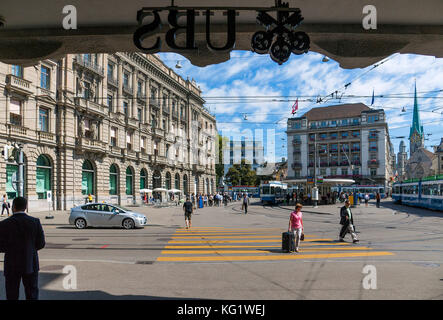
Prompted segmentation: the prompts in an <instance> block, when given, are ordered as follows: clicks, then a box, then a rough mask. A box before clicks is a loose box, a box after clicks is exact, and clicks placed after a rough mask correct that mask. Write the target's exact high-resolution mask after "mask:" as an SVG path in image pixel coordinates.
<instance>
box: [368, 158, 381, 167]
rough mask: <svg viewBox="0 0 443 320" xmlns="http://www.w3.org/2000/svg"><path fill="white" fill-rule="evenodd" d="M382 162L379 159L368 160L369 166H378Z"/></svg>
mask: <svg viewBox="0 0 443 320" xmlns="http://www.w3.org/2000/svg"><path fill="white" fill-rule="evenodd" d="M379 164H380V161H378V160H368V166H377V167H378V165H379Z"/></svg>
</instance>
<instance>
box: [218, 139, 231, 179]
mask: <svg viewBox="0 0 443 320" xmlns="http://www.w3.org/2000/svg"><path fill="white" fill-rule="evenodd" d="M226 141H228V142H229V139H228V138H226V137H222V136H221V135H219V134H217V143H216V150H215V151H216V155H217V157H218V159H217V162H216V164H215V173H216V175H217V184H218V182H219V181H220V179H221V178H223V175H224V172H225V168H224V164H223V142H226Z"/></svg>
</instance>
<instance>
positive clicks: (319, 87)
mask: <svg viewBox="0 0 443 320" xmlns="http://www.w3.org/2000/svg"><path fill="white" fill-rule="evenodd" d="M159 56H160V57H161V59H162V60H163V61H164V62H165V64H167V65H168V66H169V67H171V68H173V69H174V71H175V72H176V73H178V74H179V75H181V76H182V77H183V78H184V79H186V78H188V77H189V79H192V78H193V79H195V81H196V82H197V84H198V85H199V86H200V87H201V89H202V95H203V97H204V98H205V100H206V107H208V108H209V109H210V110H211V112H212V113H214V114H215V116H216V118H217V128H218V130H219V131H222V132H223V133H225V132H229V133H230V134H235V133H241V132H242V131H244V130H248V129H249V130H252V132H254V130H256V129H263V131H264V136H265V137H266V132H267V130H270V129H271V130H272V129H274V130H275V133H276V137H275V156H276V159H277V160H279V159H280V158H282V157H286V156H287V155H286V154H287V149H286V133H285V130H286V122H287V119H288V117H291V107H292V105H293V104H294V101H295V99H296V97H299V98H298V99H299V110H298V112H297V115H298V116H301V115H302V114H304V113H305V112H307V111H309V110H310V109H311V108H313V107H323V106H328V105H334V104H340V103H357V102H362V103H365V104H366V105H370V104H371V97H372V91H373V90H374V92H375V103H374V105H373V107H375V108H383V109H384V110H385V112H386V115H387V121H388V125H389V132H390V136H391V137H392V140H391V141H392V142H393V144H394V148H395V152H396V153H397V152H398V145H399V143H400V141H401V139H395V137H401V136H406V139H404V140H405V143H406V145H407V150H409V149H408V148H409V142H408V141H407V137H408V136H409V127H410V124H411V122H412V109H413V105H414V99H413V94H414V82H415V80H416V81H417V92H418V94H417V95H418V97H419V98H418V104H419V106H420V111H421V114H420V116H421V121H422V124H423V126H424V131H425V134H432V135H429V136H428V137H427V139H428V140H426V141H425V144H426V147H427V148H428V149H429V150H432V147H431V146H432V145H436V144H439V142H440V138H441V137H442V136H443V128H442V125H443V114H442V112H443V59H437V58H434V57H432V56H420V55H409V54H394V55H392V56H390V57H388V58H386V59H384V60H383V61H385V60H387V61H385V62H384V63H382V64H380V65H379V66H378V67H376V68H374V67H373V66H369V67H367V68H364V69H343V68H341V67H340V66H339V64H338V63H337V62H335V61H333V60H329V61H328V62H323V61H322V59H323V56H322V55H320V54H317V53H315V52H309V53H308V54H304V55H300V56H296V55H294V54H292V55H291V58H290V59H289V60H288V61H287V62H286V63H284V64H282V65H278V64H277V63H275V62H273V61H272V60H271V58H270V57H269V55H258V54H255V53H252V52H247V51H233V52H231V59H230V60H229V61H227V62H224V63H220V64H216V65H210V66H207V67H204V68H201V67H196V66H193V65H192V64H191V63H190V62H189V61H188V60H187V59H186V58H184V57H183V56H181V55H178V54H175V53H160V54H159ZM178 60H179V61H180V64H181V65H182V68H181V69H177V68H175V65H176V63H177V61H178ZM348 83H351V84H350V85H349V86H347V87H346V88H345V85H346V84H348ZM440 90H441V91H440ZM335 91H338V96H341V95H342V94H343V96H342V98H341V100H339V99H338V98H336V96H335V95H334V97H332V96H328V97H327V99H324V98H325V97H326V96H327V95H329V94H331V93H333V92H335ZM430 91H431V92H430ZM378 96H383V97H378ZM316 97H321V98H323V100H326V101H324V102H322V103H317V102H316V101H317V99H316ZM403 107H404V108H405V109H406V112H401V111H402V108H403ZM245 115H246V118H247V120H245ZM265 139H266V138H265ZM266 152H267V150H266V140H265V153H266ZM265 157H266V154H265Z"/></svg>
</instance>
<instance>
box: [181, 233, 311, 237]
mask: <svg viewBox="0 0 443 320" xmlns="http://www.w3.org/2000/svg"><path fill="white" fill-rule="evenodd" d="M223 235H226V236H237V235H239V236H242V235H251V236H253V235H262V236H267V235H269V236H275V237H280V238H281V235H276V234H275V232H251V233H248V232H213V233H174V234H173V235H172V236H173V237H194V236H223ZM313 237H318V236H314V235H307V234H305V238H313Z"/></svg>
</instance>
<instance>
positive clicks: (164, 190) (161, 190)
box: [153, 188, 168, 192]
mask: <svg viewBox="0 0 443 320" xmlns="http://www.w3.org/2000/svg"><path fill="white" fill-rule="evenodd" d="M153 191H155V192H168V190H166V189H164V188H155V189H154V190H153Z"/></svg>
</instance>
